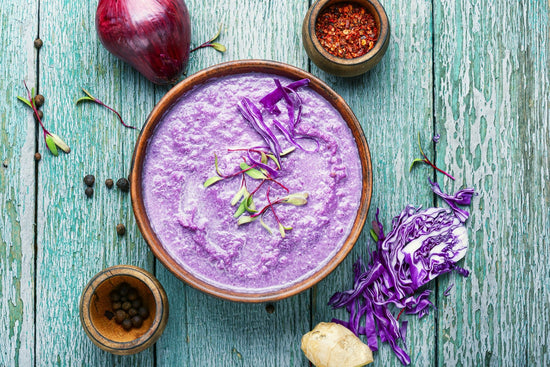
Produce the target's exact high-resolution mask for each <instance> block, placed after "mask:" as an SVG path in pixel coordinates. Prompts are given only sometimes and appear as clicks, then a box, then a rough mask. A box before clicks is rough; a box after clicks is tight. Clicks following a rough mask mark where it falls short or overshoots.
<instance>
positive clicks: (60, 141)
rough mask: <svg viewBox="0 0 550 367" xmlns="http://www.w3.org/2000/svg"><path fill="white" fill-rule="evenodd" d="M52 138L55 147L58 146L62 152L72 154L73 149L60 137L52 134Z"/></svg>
mask: <svg viewBox="0 0 550 367" xmlns="http://www.w3.org/2000/svg"><path fill="white" fill-rule="evenodd" d="M50 136H51V137H52V140H53V142H54V143H55V145H57V146H58V147H59V148H61V150H62V151H64V152H65V153H70V152H71V148H70V147H69V146H68V145H67V144H66V143H65V142H64V141H63V139H61V138H60V137H59V136H57V135H55V134H52V133H50Z"/></svg>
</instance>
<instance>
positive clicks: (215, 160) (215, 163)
mask: <svg viewBox="0 0 550 367" xmlns="http://www.w3.org/2000/svg"><path fill="white" fill-rule="evenodd" d="M214 167H216V173H217V174H218V175H220V176H223V175H222V174H221V172H220V167H218V155H217V154H216V153H214Z"/></svg>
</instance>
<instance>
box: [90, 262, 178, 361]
mask: <svg viewBox="0 0 550 367" xmlns="http://www.w3.org/2000/svg"><path fill="white" fill-rule="evenodd" d="M124 282H126V283H128V284H129V285H130V286H131V287H133V288H135V289H136V290H137V292H138V294H139V295H140V297H141V299H142V302H143V304H144V306H146V307H147V309H148V310H149V317H148V318H147V319H145V320H144V321H143V325H142V326H141V327H140V328H137V329H136V328H132V329H131V330H128V331H126V330H124V329H123V328H122V326H121V325H119V324H117V323H116V321H115V319H114V317H112V318H111V319H109V317H107V315H106V312H109V311H112V309H111V300H110V297H109V294H110V293H111V291H112V290H114V289H116V288H117V287H118V286H119V285H120V284H122V283H124ZM80 321H81V323H82V327H83V328H84V331H85V332H86V334H87V335H88V337H89V338H90V339H91V340H92V342H93V343H94V344H95V345H97V346H98V347H99V348H101V349H103V350H105V351H107V352H110V353H113V354H119V355H128V354H134V353H138V352H141V351H142V350H144V349H146V348H148V347H150V346H151V345H153V344H154V343H155V342H156V341H157V340H158V338H159V337H160V336H161V335H162V333H163V331H164V328H165V327H166V322H167V321H168V298H167V297H166V293H165V292H164V289H163V288H162V285H161V284H160V283H159V282H158V280H157V279H156V278H155V277H154V276H153V275H152V274H150V273H149V272H147V271H145V270H143V269H141V268H138V267H135V266H131V265H118V266H113V267H110V268H107V269H104V270H102V271H101V272H99V273H98V274H96V276H94V277H93V278H92V280H90V282H89V283H88V285H86V287H85V288H84V291H83V292H82V297H81V298H80Z"/></svg>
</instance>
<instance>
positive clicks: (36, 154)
mask: <svg viewBox="0 0 550 367" xmlns="http://www.w3.org/2000/svg"><path fill="white" fill-rule="evenodd" d="M41 159H42V154H40V153H38V152H36V153H34V160H35V161H37V162H38V161H39V160H41Z"/></svg>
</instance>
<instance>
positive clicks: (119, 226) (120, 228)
mask: <svg viewBox="0 0 550 367" xmlns="http://www.w3.org/2000/svg"><path fill="white" fill-rule="evenodd" d="M116 233H117V234H118V235H119V236H124V234H125V233H126V227H125V226H124V224H122V223H119V224H117V226H116Z"/></svg>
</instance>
